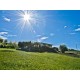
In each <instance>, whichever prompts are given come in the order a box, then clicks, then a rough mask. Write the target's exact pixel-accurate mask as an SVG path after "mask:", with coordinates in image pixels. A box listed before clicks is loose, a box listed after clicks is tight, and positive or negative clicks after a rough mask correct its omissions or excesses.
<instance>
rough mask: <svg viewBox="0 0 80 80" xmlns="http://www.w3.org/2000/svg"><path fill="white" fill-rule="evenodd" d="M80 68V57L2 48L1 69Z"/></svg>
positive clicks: (0, 50) (0, 54)
mask: <svg viewBox="0 0 80 80" xmlns="http://www.w3.org/2000/svg"><path fill="white" fill-rule="evenodd" d="M67 69H68V70H79V69H80V58H77V57H71V56H67V55H64V54H62V55H61V54H57V53H47V52H45V53H38V52H36V53H35V52H24V51H19V50H15V49H1V48H0V70H67Z"/></svg>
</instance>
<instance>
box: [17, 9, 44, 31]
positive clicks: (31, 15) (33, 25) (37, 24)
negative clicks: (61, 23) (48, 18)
mask: <svg viewBox="0 0 80 80" xmlns="http://www.w3.org/2000/svg"><path fill="white" fill-rule="evenodd" d="M17 15H18V19H16V21H18V22H17V26H18V28H20V30H21V33H22V32H23V30H28V31H29V30H30V31H31V32H33V33H36V30H39V31H40V29H42V27H41V26H44V21H45V20H44V19H43V18H42V17H41V16H40V15H39V13H38V12H37V11H33V10H19V11H17ZM24 28H25V29H24ZM34 31H35V32H34ZM39 31H38V32H39Z"/></svg>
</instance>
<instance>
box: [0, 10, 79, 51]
mask: <svg viewBox="0 0 80 80" xmlns="http://www.w3.org/2000/svg"><path fill="white" fill-rule="evenodd" d="M79 36H80V10H28V11H27V10H0V38H3V39H7V40H8V41H13V42H15V41H16V42H18V41H33V42H34V41H38V42H44V43H50V44H52V45H53V46H56V47H58V46H59V45H60V44H65V45H66V46H68V48H73V49H76V46H77V49H79V50H80V37H79Z"/></svg>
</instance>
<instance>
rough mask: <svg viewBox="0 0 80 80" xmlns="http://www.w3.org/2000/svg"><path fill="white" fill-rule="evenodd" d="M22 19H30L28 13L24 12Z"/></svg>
mask: <svg viewBox="0 0 80 80" xmlns="http://www.w3.org/2000/svg"><path fill="white" fill-rule="evenodd" d="M23 19H24V20H25V21H29V20H30V19H31V16H30V14H27V13H25V14H24V15H23Z"/></svg>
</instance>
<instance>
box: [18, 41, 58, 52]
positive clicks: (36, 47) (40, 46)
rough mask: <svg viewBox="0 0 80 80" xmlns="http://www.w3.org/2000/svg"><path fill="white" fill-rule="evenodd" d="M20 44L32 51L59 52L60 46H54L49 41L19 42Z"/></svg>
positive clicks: (21, 46)
mask: <svg viewBox="0 0 80 80" xmlns="http://www.w3.org/2000/svg"><path fill="white" fill-rule="evenodd" d="M18 46H19V48H20V49H21V50H25V51H31V52H58V48H56V47H52V45H51V44H48V43H40V42H31V41H29V42H18Z"/></svg>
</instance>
